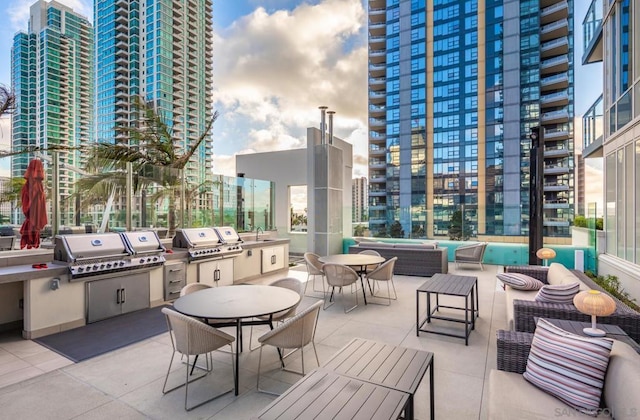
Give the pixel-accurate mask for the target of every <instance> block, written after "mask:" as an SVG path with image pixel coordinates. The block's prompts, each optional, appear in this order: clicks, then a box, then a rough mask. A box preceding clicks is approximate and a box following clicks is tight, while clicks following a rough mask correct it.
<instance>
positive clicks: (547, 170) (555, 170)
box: [544, 165, 571, 175]
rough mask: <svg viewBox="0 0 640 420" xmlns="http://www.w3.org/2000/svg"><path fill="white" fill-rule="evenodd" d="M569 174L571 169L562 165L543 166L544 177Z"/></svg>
mask: <svg viewBox="0 0 640 420" xmlns="http://www.w3.org/2000/svg"><path fill="white" fill-rule="evenodd" d="M569 172H571V168H569V167H568V166H563V165H545V167H544V174H545V175H564V174H568V173H569Z"/></svg>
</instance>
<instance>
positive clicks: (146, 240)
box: [53, 231, 165, 280]
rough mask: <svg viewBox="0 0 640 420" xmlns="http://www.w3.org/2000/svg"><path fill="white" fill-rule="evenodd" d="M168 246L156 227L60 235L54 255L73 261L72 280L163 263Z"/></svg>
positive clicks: (70, 268) (60, 259) (71, 262)
mask: <svg viewBox="0 0 640 420" xmlns="http://www.w3.org/2000/svg"><path fill="white" fill-rule="evenodd" d="M164 251H165V249H164V247H163V246H162V244H161V243H160V240H159V239H158V235H156V233H155V232H153V231H138V232H124V233H100V234H85V235H83V234H79V235H58V236H56V239H55V248H54V257H53V259H54V260H55V261H57V262H62V263H66V264H68V265H69V271H70V272H71V280H74V279H82V278H86V277H90V276H91V277H97V276H101V277H106V275H108V274H110V273H114V272H120V271H141V270H149V269H151V268H153V267H156V266H159V265H162V264H163V263H164V261H165V258H164V256H163V253H164Z"/></svg>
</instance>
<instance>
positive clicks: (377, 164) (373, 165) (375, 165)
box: [369, 159, 387, 169]
mask: <svg viewBox="0 0 640 420" xmlns="http://www.w3.org/2000/svg"><path fill="white" fill-rule="evenodd" d="M386 167H387V162H386V161H384V160H380V159H371V160H370V161H369V169H384V168H386Z"/></svg>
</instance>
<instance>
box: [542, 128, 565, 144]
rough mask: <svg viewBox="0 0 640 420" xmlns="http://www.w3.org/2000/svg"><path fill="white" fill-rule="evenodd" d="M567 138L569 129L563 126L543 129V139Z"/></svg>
mask: <svg viewBox="0 0 640 420" xmlns="http://www.w3.org/2000/svg"><path fill="white" fill-rule="evenodd" d="M567 138H569V130H568V129H565V128H553V129H550V130H544V140H545V141H552V140H553V141H555V140H564V139H567Z"/></svg>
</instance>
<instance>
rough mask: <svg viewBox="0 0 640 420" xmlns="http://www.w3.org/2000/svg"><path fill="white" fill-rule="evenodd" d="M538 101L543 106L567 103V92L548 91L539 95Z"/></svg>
mask: <svg viewBox="0 0 640 420" xmlns="http://www.w3.org/2000/svg"><path fill="white" fill-rule="evenodd" d="M540 103H541V105H543V106H562V105H567V104H568V103H569V93H568V92H567V91H566V90H565V91H561V92H555V93H550V94H548V95H541V96H540Z"/></svg>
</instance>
